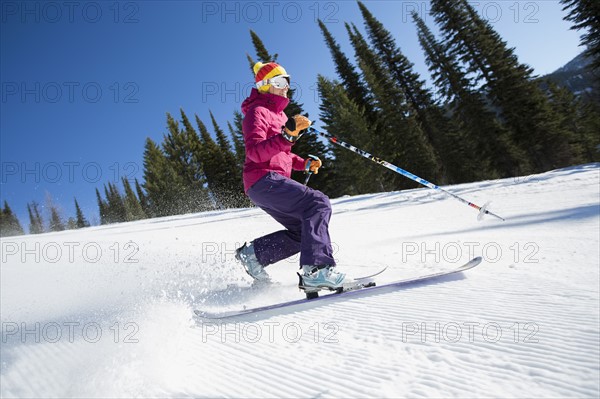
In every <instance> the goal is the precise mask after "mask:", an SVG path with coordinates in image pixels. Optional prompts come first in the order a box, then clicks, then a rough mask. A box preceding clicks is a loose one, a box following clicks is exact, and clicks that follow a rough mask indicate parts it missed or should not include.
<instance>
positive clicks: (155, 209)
mask: <svg viewBox="0 0 600 399" xmlns="http://www.w3.org/2000/svg"><path fill="white" fill-rule="evenodd" d="M144 189H145V190H146V192H147V193H148V197H147V198H148V203H149V208H150V213H151V214H152V215H153V216H168V215H174V214H177V213H178V212H180V211H182V210H183V205H184V204H183V203H181V198H182V195H184V194H185V183H184V180H183V177H182V176H180V175H179V174H177V173H176V172H175V170H174V169H173V167H172V166H171V163H170V162H169V161H168V160H167V157H166V156H165V154H164V153H163V152H162V151H161V149H160V147H159V146H158V145H157V144H156V143H155V142H154V141H153V140H152V139H150V138H147V139H146V144H145V149H144Z"/></svg>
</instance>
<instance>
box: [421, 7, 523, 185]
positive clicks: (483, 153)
mask: <svg viewBox="0 0 600 399" xmlns="http://www.w3.org/2000/svg"><path fill="white" fill-rule="evenodd" d="M413 19H414V21H415V23H416V25H417V31H418V37H419V42H420V44H421V47H422V48H423V51H424V52H425V61H426V63H427V65H428V67H429V70H430V71H431V75H432V78H433V81H434V83H435V85H436V86H437V87H438V88H439V91H440V94H441V95H442V96H443V98H445V99H446V101H447V104H448V108H449V109H450V111H451V113H452V119H453V123H454V124H455V126H456V127H455V129H452V130H451V133H452V134H451V135H448V137H447V141H448V142H449V145H448V146H447V148H446V152H445V153H446V155H448V156H447V157H446V164H447V167H448V168H450V169H451V170H453V175H455V176H459V178H458V181H473V180H481V179H484V178H494V177H500V176H504V177H506V176H511V175H512V173H513V172H514V171H515V170H516V169H521V168H522V167H521V165H520V163H521V162H526V155H525V154H524V152H523V151H521V150H519V149H518V148H517V147H516V146H515V144H514V143H513V142H512V139H511V137H510V132H509V131H508V130H507V129H506V128H505V127H504V126H502V124H501V123H500V121H498V120H497V118H496V115H495V113H494V112H492V111H491V110H490V109H489V108H488V106H487V105H486V103H485V101H484V99H483V98H482V97H481V95H480V94H479V93H477V92H476V91H474V90H473V86H472V84H471V82H470V80H469V79H468V78H467V74H466V72H465V71H464V70H463V67H462V66H461V64H460V62H459V61H458V60H457V59H456V57H454V55H453V54H451V53H450V52H449V51H448V48H447V46H444V45H443V44H442V43H440V42H438V41H437V40H436V39H435V37H434V35H433V33H432V32H431V30H430V29H429V28H428V27H427V26H426V25H425V22H424V21H423V20H422V19H421V18H420V17H419V16H418V14H417V13H416V12H415V13H413Z"/></svg>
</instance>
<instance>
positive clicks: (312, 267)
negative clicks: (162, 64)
mask: <svg viewBox="0 0 600 399" xmlns="http://www.w3.org/2000/svg"><path fill="white" fill-rule="evenodd" d="M254 74H255V82H256V88H253V89H252V92H251V93H250V96H249V97H248V98H246V99H245V100H244V102H243V103H242V113H243V114H244V120H243V124H242V130H243V134H244V143H245V149H246V160H245V163H244V173H243V178H244V190H245V192H246V194H247V195H248V197H249V198H250V199H251V200H252V202H254V204H256V205H257V206H258V207H260V208H261V209H263V210H264V211H265V212H267V213H268V214H269V215H271V216H272V217H273V218H274V219H275V220H276V221H277V222H279V223H280V224H282V225H283V227H285V229H284V230H280V231H276V232H274V233H271V234H268V235H266V236H263V237H260V238H256V239H255V240H253V241H252V242H249V243H246V244H244V246H242V247H241V248H238V250H237V251H236V258H237V259H238V260H239V261H240V262H241V263H242V264H243V265H244V268H245V269H246V271H247V272H248V274H249V275H250V276H252V277H253V278H254V279H255V280H257V281H268V280H269V275H268V274H267V272H266V271H265V269H264V268H265V267H266V266H268V265H270V264H273V263H276V262H278V261H280V260H282V259H285V258H288V257H290V256H292V255H295V254H297V253H298V252H300V267H301V271H300V272H299V273H298V274H299V276H300V286H301V288H303V289H305V290H306V291H307V292H308V291H311V289H312V290H315V289H316V288H323V287H325V288H330V289H335V288H339V287H340V286H341V285H342V281H343V280H344V277H345V275H344V274H342V273H339V272H337V271H336V269H335V260H334V259H333V253H332V252H333V251H332V247H331V240H330V238H329V219H330V217H331V204H330V202H329V198H328V197H327V196H326V195H325V194H323V193H322V192H320V191H317V190H313V189H311V188H309V187H307V186H305V185H302V184H300V183H298V182H296V181H295V180H292V179H291V178H290V175H291V172H292V170H298V171H302V170H303V171H305V172H308V173H315V174H316V173H318V171H319V168H320V167H321V164H322V163H321V161H320V160H319V158H318V157H315V156H309V157H308V158H307V159H306V160H305V159H303V158H302V157H300V156H298V155H296V154H294V153H292V152H291V149H292V146H293V145H294V143H295V142H296V141H297V140H298V139H299V138H300V137H301V136H302V134H303V131H304V130H305V129H307V128H308V127H309V126H310V125H311V121H310V120H308V118H306V117H305V116H302V115H295V116H294V117H293V118H290V119H288V118H287V116H286V115H285V113H284V112H283V110H284V109H285V107H286V106H287V105H288V103H289V99H288V98H287V92H288V89H289V87H290V76H289V75H288V74H287V72H286V71H285V69H284V68H283V67H282V66H281V65H279V64H277V63H275V62H269V63H265V64H263V63H261V62H258V63H256V64H255V65H254Z"/></svg>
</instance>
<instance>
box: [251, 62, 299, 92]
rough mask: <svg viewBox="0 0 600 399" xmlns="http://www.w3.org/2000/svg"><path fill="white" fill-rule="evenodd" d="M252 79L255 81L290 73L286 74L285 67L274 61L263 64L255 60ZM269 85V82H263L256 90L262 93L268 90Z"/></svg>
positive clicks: (286, 75)
mask: <svg viewBox="0 0 600 399" xmlns="http://www.w3.org/2000/svg"><path fill="white" fill-rule="evenodd" d="M253 69H254V75H255V78H254V81H255V82H256V83H259V82H262V81H265V80H268V79H271V78H274V77H275V76H280V75H281V76H285V77H288V78H289V76H290V75H288V74H287V72H286V71H285V69H284V68H283V67H282V66H281V65H279V64H277V63H275V62H267V63H266V64H263V63H262V62H257V63H256V64H254V68H253ZM270 87H271V85H270V84H264V85H262V86H260V87H259V88H258V90H259V91H260V92H262V93H266V92H268V91H269V88H270Z"/></svg>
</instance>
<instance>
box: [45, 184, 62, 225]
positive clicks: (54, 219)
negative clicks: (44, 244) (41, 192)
mask: <svg viewBox="0 0 600 399" xmlns="http://www.w3.org/2000/svg"><path fill="white" fill-rule="evenodd" d="M46 209H47V210H48V213H49V216H48V231H63V230H65V229H66V227H65V224H64V222H63V219H62V217H61V215H60V211H59V210H58V208H57V206H56V205H55V204H54V201H53V200H52V197H51V196H50V194H48V193H47V194H46Z"/></svg>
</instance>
